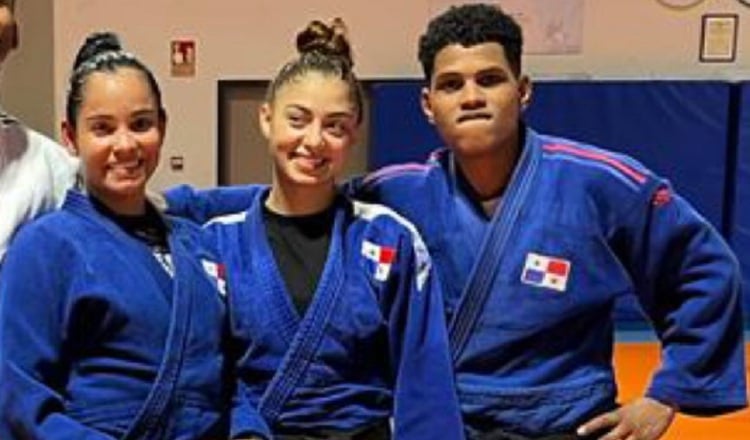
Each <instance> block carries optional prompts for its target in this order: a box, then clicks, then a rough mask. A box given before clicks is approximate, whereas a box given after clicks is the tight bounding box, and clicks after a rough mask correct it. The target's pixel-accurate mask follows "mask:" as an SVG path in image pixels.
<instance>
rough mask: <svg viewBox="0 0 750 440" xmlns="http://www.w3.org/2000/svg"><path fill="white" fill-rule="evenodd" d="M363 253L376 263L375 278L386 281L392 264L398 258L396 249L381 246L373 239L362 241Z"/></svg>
mask: <svg viewBox="0 0 750 440" xmlns="http://www.w3.org/2000/svg"><path fill="white" fill-rule="evenodd" d="M362 255H364V256H365V258H367V259H368V260H370V261H373V262H374V263H375V279H376V280H378V281H385V280H387V279H388V275H389V274H390V273H391V266H392V265H393V261H394V260H395V259H396V249H395V248H392V247H388V246H380V245H378V244H375V243H373V242H371V241H367V240H364V241H363V242H362Z"/></svg>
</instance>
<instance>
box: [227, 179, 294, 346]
mask: <svg viewBox="0 0 750 440" xmlns="http://www.w3.org/2000/svg"><path fill="white" fill-rule="evenodd" d="M267 195H268V191H265V192H264V193H263V194H262V195H260V196H258V197H256V198H255V200H254V201H253V204H252V205H251V206H250V208H249V210H248V216H247V219H246V223H245V225H243V226H242V227H243V231H242V232H243V234H242V240H241V243H243V246H244V247H245V248H246V249H248V250H249V253H250V258H249V261H248V260H247V259H246V255H247V253H246V252H248V251H243V252H241V254H242V260H243V261H242V268H241V269H240V270H244V271H247V272H248V273H244V274H242V275H243V277H244V278H245V279H247V280H248V281H249V282H250V283H251V285H252V286H253V289H252V290H251V289H248V291H249V292H251V294H252V295H253V297H254V298H253V301H262V305H263V306H264V307H266V308H267V309H268V313H269V314H270V319H271V320H272V321H273V331H274V332H278V333H279V334H280V335H281V337H282V339H283V340H284V341H285V342H286V346H287V347H289V345H291V343H292V341H293V340H294V335H296V334H297V330H298V329H299V324H300V316H299V314H298V313H297V311H296V310H295V308H294V306H293V305H292V302H291V300H290V299H289V295H288V294H287V292H286V286H285V284H284V277H283V275H282V274H281V271H280V270H279V268H278V265H277V264H276V260H275V259H274V255H273V250H272V249H271V244H270V243H269V241H268V236H267V234H266V227H265V224H264V223H263V203H264V201H265V200H266V196H267Z"/></svg>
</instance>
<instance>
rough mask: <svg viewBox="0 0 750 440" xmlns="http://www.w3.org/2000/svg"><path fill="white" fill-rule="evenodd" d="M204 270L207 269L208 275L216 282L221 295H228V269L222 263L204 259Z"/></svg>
mask: <svg viewBox="0 0 750 440" xmlns="http://www.w3.org/2000/svg"><path fill="white" fill-rule="evenodd" d="M202 263H203V270H205V271H206V273H207V274H208V276H209V277H210V278H211V280H213V282H214V283H215V284H216V288H217V289H218V290H219V294H221V296H226V295H227V277H226V269H225V268H224V265H223V264H221V263H215V262H213V261H209V260H203V261H202Z"/></svg>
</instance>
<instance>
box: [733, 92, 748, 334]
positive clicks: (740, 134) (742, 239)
mask: <svg viewBox="0 0 750 440" xmlns="http://www.w3.org/2000/svg"><path fill="white" fill-rule="evenodd" d="M734 184H735V185H734V206H733V211H734V222H733V227H732V232H731V243H732V247H733V248H734V250H735V251H736V252H737V257H738V258H739V260H740V265H741V266H742V271H743V275H744V283H743V284H744V286H743V287H744V299H745V319H746V320H750V82H745V83H742V84H741V88H740V99H739V109H738V124H737V172H736V174H735V181H734Z"/></svg>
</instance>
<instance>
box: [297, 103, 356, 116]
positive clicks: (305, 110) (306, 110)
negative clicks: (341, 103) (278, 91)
mask: <svg viewBox="0 0 750 440" xmlns="http://www.w3.org/2000/svg"><path fill="white" fill-rule="evenodd" d="M284 109H285V110H298V111H301V112H303V113H305V114H307V115H312V114H313V111H312V110H310V109H309V108H307V107H305V106H303V105H300V104H288V105H287V106H286V107H284ZM323 117H324V118H326V119H331V118H336V119H340V118H354V117H355V115H354V113H353V112H351V111H347V110H342V111H337V112H333V113H327V114H325V115H324V116H323Z"/></svg>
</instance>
